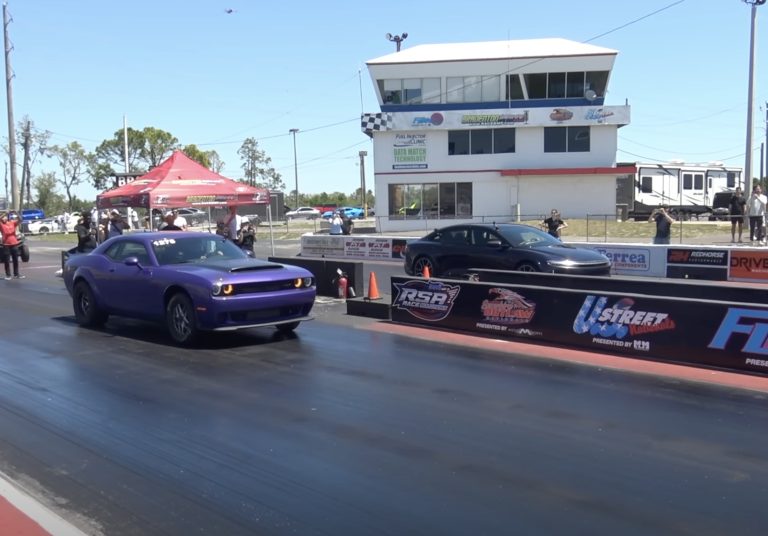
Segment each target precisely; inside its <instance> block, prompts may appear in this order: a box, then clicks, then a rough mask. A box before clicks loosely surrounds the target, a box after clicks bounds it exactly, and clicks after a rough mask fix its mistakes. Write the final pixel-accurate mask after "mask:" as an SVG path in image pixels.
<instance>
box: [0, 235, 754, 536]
mask: <svg viewBox="0 0 768 536" xmlns="http://www.w3.org/2000/svg"><path fill="white" fill-rule="evenodd" d="M57 262H58V257H57V253H56V251H53V250H40V251H38V252H37V255H36V256H35V257H34V258H33V262H31V263H30V264H29V265H25V266H24V273H26V274H27V276H28V278H27V279H25V280H22V281H11V282H4V284H3V285H2V286H0V298H1V299H2V304H3V316H2V322H1V323H0V339H2V341H3V342H2V353H0V470H1V471H2V472H4V473H5V474H7V475H10V476H11V477H13V478H14V479H16V480H17V481H18V482H20V483H22V484H23V485H24V487H25V488H26V489H29V490H33V492H34V495H35V498H37V499H38V500H39V501H41V502H43V503H45V504H47V505H48V506H51V507H53V508H54V509H56V511H57V512H58V513H60V514H61V515H62V516H64V517H65V518H67V519H68V520H69V521H70V522H72V523H73V524H75V525H77V526H78V527H80V528H81V529H82V530H83V531H85V532H87V533H91V534H119V535H133V534H136V535H145V534H153V535H155V534H196V533H200V534H222V535H223V534H227V535H238V534H265V535H283V534H301V535H315V534H317V535H346V534H353V535H398V536H399V535H405V534H408V535H425V536H426V535H435V534H440V535H466V534H472V535H479V534H492V535H497V534H590V535H592V534H622V535H633V534H637V535H647V534H696V535H706V534H713V535H714V534H718V535H719V534H739V535H746V534H756V535H757V534H765V531H766V527H768V513H766V507H765V505H766V497H767V496H768V464H767V463H766V455H765V449H766V447H765V445H766V444H767V443H768V441H767V440H768V409H766V408H767V402H766V395H765V393H764V392H761V391H759V390H753V389H740V388H737V387H732V386H731V387H726V386H720V385H708V384H705V383H703V382H699V381H690V380H688V379H685V378H682V377H680V378H676V377H671V376H658V375H654V374H640V373H638V372H628V371H625V370H620V369H608V368H604V367H600V366H596V365H594V364H584V363H576V362H572V361H571V360H568V359H563V360H556V359H548V358H546V356H544V357H542V356H541V355H532V353H528V354H526V353H525V352H522V351H521V348H522V347H521V346H520V345H506V346H505V345H500V344H498V343H496V344H494V345H491V346H489V345H487V344H481V343H478V344H477V345H476V346H466V345H457V344H453V342H454V341H452V340H451V337H450V336H449V335H448V334H444V333H441V332H429V331H425V330H420V331H419V332H418V333H415V332H412V331H411V332H406V331H403V330H400V328H399V327H397V326H392V325H389V324H386V325H382V324H381V323H380V322H376V321H373V320H369V319H361V318H353V317H349V316H347V315H346V314H345V307H344V305H343V304H342V303H340V302H337V301H333V300H322V303H319V304H318V306H317V309H316V311H315V312H316V315H317V319H316V320H315V321H313V322H309V323H306V324H302V325H301V326H300V327H299V329H298V330H297V332H296V334H295V336H292V337H287V338H283V337H280V336H278V335H276V334H275V331H274V330H272V329H260V330H251V331H248V332H239V333H235V334H226V335H217V336H216V337H212V338H210V339H208V340H207V341H206V342H205V343H204V344H203V345H202V346H201V347H200V348H196V349H193V350H180V349H178V348H176V347H174V346H173V345H172V344H171V343H170V341H169V339H168V337H167V335H166V333H165V331H164V330H163V329H162V328H161V327H157V326H154V325H151V324H146V323H142V322H138V321H130V320H120V319H118V320H110V322H109V323H108V324H107V326H106V327H105V328H104V329H103V330H88V329H81V328H79V327H77V326H76V325H75V324H74V321H73V317H72V312H71V305H70V301H69V297H68V296H67V295H66V292H65V291H64V290H63V285H62V282H61V280H60V279H57V278H55V277H53V275H52V274H53V272H54V271H55V270H56V265H57ZM550 351H551V352H554V353H555V354H556V353H557V350H554V351H552V350H550ZM561 357H563V356H561ZM564 357H567V356H564ZM614 359H616V360H620V359H621V358H614Z"/></svg>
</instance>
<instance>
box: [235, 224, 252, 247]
mask: <svg viewBox="0 0 768 536" xmlns="http://www.w3.org/2000/svg"><path fill="white" fill-rule="evenodd" d="M236 243H237V245H238V246H240V248H241V249H243V250H245V251H249V252H251V254H253V246H254V244H255V243H256V229H254V228H253V224H252V223H251V222H250V221H248V220H244V221H243V222H242V223H241V224H240V229H239V230H238V231H237V242H236Z"/></svg>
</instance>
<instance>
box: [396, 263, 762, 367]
mask: <svg viewBox="0 0 768 536" xmlns="http://www.w3.org/2000/svg"><path fill="white" fill-rule="evenodd" d="M391 284H392V320H393V321H395V322H401V323H406V324H418V325H422V326H431V327H437V328H441V329H448V330H461V331H467V332H473V333H480V334H484V335H490V336H493V337H497V338H510V339H526V340H533V341H541V342H543V343H549V344H552V343H554V344H563V345H567V346H572V347H580V348H587V349H591V350H594V351H599V352H610V353H621V354H627V355H632V356H638V357H646V358H650V359H654V360H666V361H671V362H683V363H690V364H694V365H707V366H716V367H722V368H728V369H734V370H742V371H750V372H758V373H763V374H768V344H766V339H768V307H763V306H760V305H755V306H751V305H750V306H747V307H744V306H742V305H741V304H735V303H734V304H728V303H715V302H708V303H699V302H697V303H693V302H692V301H691V300H690V299H679V298H673V297H661V296H645V295H627V294H621V293H615V292H605V293H604V292H597V291H575V290H562V289H556V288H552V289H549V288H543V287H541V286H531V287H528V286H523V285H507V284H499V283H478V282H464V281H444V280H438V279H431V280H424V279H417V280H416V279H409V278H405V277H393V278H392V283H391Z"/></svg>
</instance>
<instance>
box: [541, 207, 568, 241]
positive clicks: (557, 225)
mask: <svg viewBox="0 0 768 536" xmlns="http://www.w3.org/2000/svg"><path fill="white" fill-rule="evenodd" d="M541 226H542V227H543V228H544V230H545V231H547V232H548V233H549V234H551V235H552V236H554V237H555V238H560V229H565V228H566V227H568V224H567V223H565V222H564V221H563V219H562V218H561V217H560V211H559V210H557V209H556V208H553V209H552V213H551V214H550V216H549V218H547V219H545V220H544V222H543V223H542V224H541Z"/></svg>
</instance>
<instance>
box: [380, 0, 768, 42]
mask: <svg viewBox="0 0 768 536" xmlns="http://www.w3.org/2000/svg"><path fill="white" fill-rule="evenodd" d="M763 1H765V0H763ZM384 37H386V38H387V39H389V40H390V41H392V42H393V43H395V44H396V45H397V52H400V43H402V42H403V41H404V40H405V38H406V37H408V34H407V33H406V32H403V34H402V35H392V34H391V33H388V34H387V35H385V36H384Z"/></svg>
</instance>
